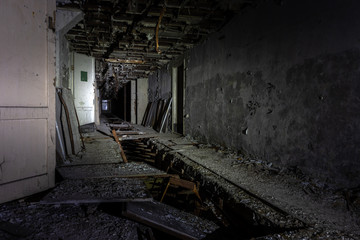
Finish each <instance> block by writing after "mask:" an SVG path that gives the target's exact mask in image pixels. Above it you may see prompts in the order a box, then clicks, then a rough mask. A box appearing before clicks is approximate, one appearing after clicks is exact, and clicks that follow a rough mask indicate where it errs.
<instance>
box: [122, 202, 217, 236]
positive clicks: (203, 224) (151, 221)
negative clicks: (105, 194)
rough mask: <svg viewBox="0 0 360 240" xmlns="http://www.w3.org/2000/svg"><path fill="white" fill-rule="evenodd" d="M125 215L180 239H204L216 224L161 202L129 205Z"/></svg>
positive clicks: (126, 207)
mask: <svg viewBox="0 0 360 240" xmlns="http://www.w3.org/2000/svg"><path fill="white" fill-rule="evenodd" d="M123 215H124V216H126V217H128V218H129V219H131V220H133V221H137V222H139V223H142V224H144V225H148V226H150V227H153V228H155V229H158V230H160V231H163V232H166V233H168V234H170V235H171V236H174V237H177V238H180V239H202V238H204V237H206V234H208V233H212V232H214V231H215V230H216V229H217V228H218V226H216V224H214V223H212V222H210V221H207V220H204V219H201V218H199V217H196V216H194V215H192V214H189V213H186V212H183V211H180V210H177V209H175V208H173V207H170V206H168V205H166V204H162V203H159V202H144V203H135V202H132V203H127V204H126V206H125V209H124V211H123Z"/></svg>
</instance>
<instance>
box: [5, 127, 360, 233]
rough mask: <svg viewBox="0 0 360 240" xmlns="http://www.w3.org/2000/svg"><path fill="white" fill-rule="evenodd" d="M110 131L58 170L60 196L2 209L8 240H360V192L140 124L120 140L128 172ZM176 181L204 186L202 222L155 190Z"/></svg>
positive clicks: (88, 141) (87, 137)
mask: <svg viewBox="0 0 360 240" xmlns="http://www.w3.org/2000/svg"><path fill="white" fill-rule="evenodd" d="M102 123H103V124H102V125H101V126H99V130H100V131H94V132H90V133H86V134H84V143H85V150H84V151H83V152H82V153H81V154H79V155H78V156H77V157H72V158H70V160H69V161H68V162H66V163H59V164H58V166H57V176H58V177H57V185H56V187H55V188H54V189H51V190H49V191H46V192H43V193H41V194H37V195H34V196H31V197H28V198H24V199H20V200H16V201H13V202H10V203H5V204H1V205H0V239H54V240H55V239H56V240H60V239H64V240H65V239H80V240H82V239H84V240H85V239H251V238H252V239H360V237H359V234H360V230H359V229H360V220H359V219H360V194H359V189H333V188H331V187H329V186H326V185H324V184H323V183H321V182H319V181H317V180H316V179H311V178H309V177H307V176H305V175H303V174H302V173H301V172H299V171H298V170H297V169H279V168H276V167H274V166H272V165H271V164H270V163H266V162H262V161H261V160H259V159H252V158H250V157H248V156H246V155H242V154H239V153H234V152H232V151H230V150H228V149H223V148H221V147H218V146H210V145H204V144H202V143H199V142H197V141H195V140H194V139H191V138H188V137H180V136H179V135H175V134H158V133H156V132H155V131H153V130H152V129H149V128H144V127H142V126H137V125H136V126H133V129H131V132H128V133H131V134H126V132H123V131H121V132H119V133H118V136H119V138H120V141H121V142H122V143H123V145H124V146H125V152H126V153H127V154H128V156H129V159H128V160H129V162H128V163H124V161H123V159H122V157H121V154H120V150H119V146H118V144H117V143H116V142H115V141H114V139H113V138H112V136H111V132H110V131H109V128H108V127H109V124H106V121H105V122H104V121H103V122H102ZM136 144H138V146H140V147H137V148H135V147H133V146H134V145H136ZM131 151H132V152H138V153H139V154H138V156H140V157H132V156H133V154H132V152H131ZM144 152H145V153H144ZM141 156H143V160H144V161H139V158H140V159H141ZM145 156H146V157H145ZM174 175H177V176H179V177H181V178H184V179H186V181H189V182H194V183H197V186H198V188H199V189H200V196H201V198H202V199H201V201H200V206H198V207H197V210H198V211H197V214H196V213H194V212H191V211H188V210H185V209H179V208H176V207H178V206H176V204H175V205H173V206H171V205H172V204H171V201H170V200H171V199H172V198H171V191H170V190H169V194H168V195H167V196H166V197H165V200H164V202H163V203H160V201H159V199H158V198H156V197H155V198H154V195H153V194H152V193H151V189H150V188H149V186H147V184H148V183H149V181H150V182H151V180H152V179H167V178H169V177H171V176H174ZM160 195H161V194H160ZM176 196H178V195H176ZM186 201H187V200H185V204H187V203H186ZM189 201H190V200H189ZM191 201H193V200H191ZM198 205H199V204H198ZM199 212H200V213H199ZM201 212H202V213H203V214H201ZM206 212H212V214H210V215H211V216H210V215H209V214H207V213H206ZM229 212H231V213H230V214H229ZM236 214H237V215H236ZM229 215H231V216H229ZM234 219H235V220H234ZM239 219H243V220H244V219H245V220H246V219H248V220H246V221H248V222H245V220H244V221H240V220H239ZM232 222H236V224H239V225H241V224H244V226H250V225H251V227H246V228H247V230H248V231H250V230H249V229H251V231H255V232H254V233H252V232H251V231H250V233H249V232H248V233H247V234H245V235H242V234H241V232H240V229H241V227H240V228H237V227H236V226H237V225H236V224H235V225H234V224H232ZM234 226H235V227H234ZM244 230H246V229H244ZM256 231H258V232H256ZM230 232H231V233H230Z"/></svg>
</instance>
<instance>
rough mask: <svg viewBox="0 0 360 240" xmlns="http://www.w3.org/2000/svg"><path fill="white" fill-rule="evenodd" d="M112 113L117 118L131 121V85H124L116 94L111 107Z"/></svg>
mask: <svg viewBox="0 0 360 240" xmlns="http://www.w3.org/2000/svg"><path fill="white" fill-rule="evenodd" d="M112 113H113V114H115V115H116V116H118V117H119V118H121V119H123V120H125V121H128V122H130V121H131V83H130V82H128V83H126V84H125V85H124V86H123V87H122V88H121V89H119V92H118V94H117V99H116V100H115V103H114V104H113V107H112Z"/></svg>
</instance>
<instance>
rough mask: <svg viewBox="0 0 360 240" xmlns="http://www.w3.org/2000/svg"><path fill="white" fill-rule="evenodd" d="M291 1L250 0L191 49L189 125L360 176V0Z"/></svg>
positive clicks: (277, 160)
mask: <svg viewBox="0 0 360 240" xmlns="http://www.w3.org/2000/svg"><path fill="white" fill-rule="evenodd" d="M282 2H283V4H282V5H278V4H275V3H274V2H273V1H268V2H266V3H263V4H261V5H260V6H258V7H257V8H253V9H249V10H248V11H247V12H246V13H244V14H242V15H240V16H237V17H235V18H234V19H233V20H232V21H231V22H230V23H229V24H227V25H226V26H225V28H224V29H223V30H222V31H221V32H219V33H216V34H213V35H212V36H211V37H210V38H209V39H208V40H207V41H206V42H205V43H203V44H202V45H200V46H198V47H196V48H194V49H193V50H192V51H191V52H190V58H189V63H188V66H187V72H186V85H187V87H186V103H185V105H186V109H185V114H186V113H188V114H189V118H187V119H185V130H186V133H187V134H190V135H192V136H194V137H196V138H198V139H201V140H203V141H206V142H209V143H217V144H221V145H224V146H228V147H231V148H233V149H237V150H243V151H246V152H247V153H249V154H251V155H252V156H253V157H256V158H260V159H262V160H265V161H269V162H273V163H274V164H275V165H277V166H285V167H292V166H298V167H299V168H300V169H302V170H303V171H304V172H305V173H308V174H310V175H312V176H314V177H317V178H320V179H322V180H326V181H327V182H328V183H335V184H337V186H357V185H359V184H360V174H359V172H360V48H359V47H360V31H359V29H360V18H359V11H360V2H359V1H341V0H334V1H327V0H319V1H310V0H305V1H304V0H301V1H300V0H297V1H295V0H294V1H282ZM246 129H247V131H246ZM244 133H247V135H246V134H244Z"/></svg>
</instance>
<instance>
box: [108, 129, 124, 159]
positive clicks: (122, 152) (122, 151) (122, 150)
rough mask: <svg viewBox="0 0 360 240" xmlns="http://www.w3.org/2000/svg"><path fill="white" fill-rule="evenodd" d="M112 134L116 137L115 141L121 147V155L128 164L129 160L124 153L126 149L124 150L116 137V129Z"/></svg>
mask: <svg viewBox="0 0 360 240" xmlns="http://www.w3.org/2000/svg"><path fill="white" fill-rule="evenodd" d="M112 134H113V135H114V138H115V141H116V142H117V144H118V145H119V148H120V154H121V157H122V159H123V160H124V162H125V163H127V162H128V160H127V158H126V155H125V153H124V149H123V148H122V146H121V143H120V141H119V138H118V136H117V135H116V131H115V130H114V129H113V130H112Z"/></svg>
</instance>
